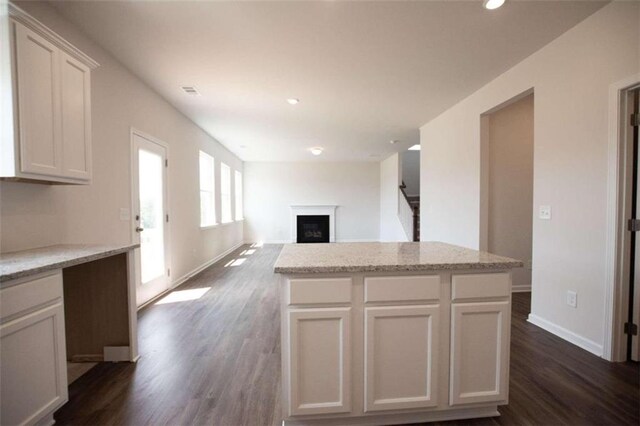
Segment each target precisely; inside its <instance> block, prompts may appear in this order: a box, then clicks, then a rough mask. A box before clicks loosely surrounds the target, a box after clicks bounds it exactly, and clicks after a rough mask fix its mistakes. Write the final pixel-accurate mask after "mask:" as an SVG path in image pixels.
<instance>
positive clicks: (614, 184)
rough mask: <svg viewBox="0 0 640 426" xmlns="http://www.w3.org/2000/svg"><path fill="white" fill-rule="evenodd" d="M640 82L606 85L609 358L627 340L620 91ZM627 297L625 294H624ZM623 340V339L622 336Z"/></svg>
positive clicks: (638, 77)
mask: <svg viewBox="0 0 640 426" xmlns="http://www.w3.org/2000/svg"><path fill="white" fill-rule="evenodd" d="M638 82H640V73H638V74H635V75H632V76H630V77H628V78H625V79H624V80H620V81H618V82H616V83H614V84H612V85H611V86H609V131H608V134H609V136H608V176H607V222H606V230H607V241H606V252H605V253H606V258H605V261H606V264H605V268H606V279H605V297H604V341H603V348H604V352H603V355H602V356H603V358H605V359H607V360H609V361H623V360H624V357H625V356H626V354H622V352H623V351H622V350H621V348H622V346H623V345H625V344H626V342H620V341H619V340H620V332H621V327H622V323H623V319H622V318H621V316H620V315H621V312H620V311H621V306H622V304H623V303H621V302H620V298H621V297H622V298H624V295H622V294H621V293H622V289H621V287H622V285H621V284H620V277H621V275H622V270H621V267H622V263H621V262H619V260H620V259H619V257H620V253H621V243H622V242H621V241H620V240H621V238H620V226H621V224H620V222H621V220H620V219H621V218H620V215H621V212H620V210H619V208H620V205H619V204H620V201H621V195H622V194H621V190H622V187H623V185H622V182H621V180H623V179H624V176H623V171H624V169H623V168H622V167H621V163H620V161H621V155H622V154H623V151H622V150H621V137H622V133H621V127H620V123H621V117H620V114H621V111H620V102H621V94H622V93H623V92H624V91H625V90H626V89H627V88H630V87H633V86H635V85H637V84H638ZM627 297H628V295H627ZM622 340H624V339H622Z"/></svg>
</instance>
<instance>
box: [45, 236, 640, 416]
mask: <svg viewBox="0 0 640 426" xmlns="http://www.w3.org/2000/svg"><path fill="white" fill-rule="evenodd" d="M280 248H281V246H278V245H265V246H264V247H257V248H249V247H248V246H246V247H243V248H241V249H239V250H237V251H236V252H234V253H233V254H231V255H230V256H228V257H227V258H225V259H224V260H222V261H221V262H218V263H217V264H216V265H213V266H212V267H210V268H208V269H206V270H205V271H203V272H202V273H200V274H199V275H197V276H196V277H194V278H192V279H190V280H189V281H188V282H186V283H185V284H184V285H182V286H180V287H179V288H178V290H179V291H183V290H189V289H198V288H208V287H210V289H209V290H208V291H207V292H206V293H205V294H204V295H203V296H202V297H200V298H199V299H197V300H189V301H183V302H175V303H166V304H154V305H151V306H149V307H147V308H145V309H143V310H142V311H141V312H140V313H139V344H140V353H141V354H142V355H143V356H142V358H141V359H140V360H139V361H138V363H137V364H126V363H123V364H108V363H101V364H98V365H97V366H96V367H94V368H93V369H91V370H90V371H89V372H88V373H87V374H85V375H84V376H82V377H80V378H79V379H78V380H76V381H75V382H74V383H73V384H72V385H71V386H70V387H69V402H68V403H67V404H66V405H65V406H63V407H62V408H61V409H60V410H58V411H57V412H56V414H55V419H56V422H57V423H58V424H60V425H66V424H74V425H82V424H84V425H107V424H109V425H110V424H123V425H146V424H152V425H189V424H198V425H201V424H202V425H205V424H206V425H230V426H236V425H279V424H281V421H280V399H279V395H280V334H279V333H280V321H279V305H278V297H279V296H278V287H277V279H276V276H275V275H274V274H273V273H272V266H273V263H274V262H275V260H276V258H277V256H278V254H279V252H280ZM247 249H249V250H255V251H254V252H253V253H252V254H247V252H245V250H247ZM241 253H245V254H244V255H242V254H241ZM238 259H245V260H244V261H237V260H238ZM234 260H235V263H234V265H236V266H231V265H230V263H231V261H234ZM241 262H242V263H241ZM225 265H228V266H225ZM185 294H186V293H185ZM513 300H514V309H513V321H512V323H513V325H512V327H513V328H512V347H511V350H512V354H511V382H510V385H511V387H510V403H509V405H508V406H506V407H502V408H500V413H501V417H497V418H492V419H479V420H471V421H469V420H466V421H464V422H447V423H442V424H446V425H457V424H465V425H468V424H473V425H494V424H498V425H529V424H531V425H534V424H535V425H561V424H567V425H587V424H594V425H605V424H606V425H614V424H615V425H623V424H629V425H638V424H639V422H640V413H639V411H640V406H639V398H640V392H639V370H638V365H637V364H635V363H622V364H619V363H618V364H612V363H608V362H606V361H604V360H602V359H600V358H598V357H596V356H594V355H591V354H590V353H588V352H586V351H583V350H581V349H579V348H577V347H575V346H573V345H571V344H569V343H567V342H565V341H563V340H562V339H560V338H558V337H556V336H553V335H551V334H549V333H547V332H545V331H543V330H541V329H539V328H537V327H535V326H533V325H531V324H529V323H527V322H526V316H527V314H528V312H529V303H530V299H529V294H528V293H518V294H515V295H514V298H513Z"/></svg>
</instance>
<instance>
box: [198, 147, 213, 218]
mask: <svg viewBox="0 0 640 426" xmlns="http://www.w3.org/2000/svg"><path fill="white" fill-rule="evenodd" d="M203 160H204V161H206V162H207V163H209V164H208V165H210V166H211V182H209V183H210V185H211V186H210V187H205V188H203V180H202V172H203V170H202V165H203ZM198 170H199V186H200V228H209V227H212V226H216V225H217V224H218V223H217V217H216V160H215V158H214V157H213V156H212V155H210V154H207V153H206V152H204V151H200V152H199V155H198ZM204 195H206V196H208V197H209V198H210V200H211V217H210V218H209V219H210V220H209V221H203V217H202V199H203V196H204Z"/></svg>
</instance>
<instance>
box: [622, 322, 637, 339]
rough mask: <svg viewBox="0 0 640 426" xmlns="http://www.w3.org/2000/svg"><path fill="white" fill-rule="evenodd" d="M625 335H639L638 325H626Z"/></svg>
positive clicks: (628, 323) (627, 323)
mask: <svg viewBox="0 0 640 426" xmlns="http://www.w3.org/2000/svg"><path fill="white" fill-rule="evenodd" d="M624 334H630V335H632V336H637V335H638V325H637V324H634V323H632V322H625V323H624Z"/></svg>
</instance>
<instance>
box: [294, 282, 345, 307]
mask: <svg viewBox="0 0 640 426" xmlns="http://www.w3.org/2000/svg"><path fill="white" fill-rule="evenodd" d="M350 302H351V278H300V279H290V280H289V305H295V304H301V303H350Z"/></svg>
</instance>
